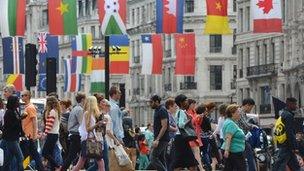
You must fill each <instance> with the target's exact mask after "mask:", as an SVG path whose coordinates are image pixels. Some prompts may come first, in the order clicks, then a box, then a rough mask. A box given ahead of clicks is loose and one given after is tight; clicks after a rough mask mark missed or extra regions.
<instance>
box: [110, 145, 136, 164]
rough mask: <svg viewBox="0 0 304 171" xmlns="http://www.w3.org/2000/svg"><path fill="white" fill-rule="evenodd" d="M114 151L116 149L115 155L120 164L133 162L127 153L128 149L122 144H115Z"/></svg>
mask: <svg viewBox="0 0 304 171" xmlns="http://www.w3.org/2000/svg"><path fill="white" fill-rule="evenodd" d="M114 151H115V156H116V158H117V160H118V164H119V166H126V165H128V164H130V163H132V161H131V160H130V158H129V156H128V154H127V153H126V151H125V149H124V148H123V146H122V145H118V146H117V145H115V146H114Z"/></svg>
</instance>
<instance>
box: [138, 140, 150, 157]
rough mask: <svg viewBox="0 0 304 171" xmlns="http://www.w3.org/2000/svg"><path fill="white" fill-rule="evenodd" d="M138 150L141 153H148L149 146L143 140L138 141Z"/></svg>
mask: <svg viewBox="0 0 304 171" xmlns="http://www.w3.org/2000/svg"><path fill="white" fill-rule="evenodd" d="M139 151H140V153H141V154H149V151H150V150H149V147H148V144H147V143H146V141H145V140H143V141H139Z"/></svg>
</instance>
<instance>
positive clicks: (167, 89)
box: [164, 83, 172, 91]
mask: <svg viewBox="0 0 304 171" xmlns="http://www.w3.org/2000/svg"><path fill="white" fill-rule="evenodd" d="M164 89H165V91H172V84H171V83H169V84H165V85H164Z"/></svg>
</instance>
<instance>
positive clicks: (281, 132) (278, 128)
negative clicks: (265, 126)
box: [274, 116, 287, 144]
mask: <svg viewBox="0 0 304 171" xmlns="http://www.w3.org/2000/svg"><path fill="white" fill-rule="evenodd" d="M274 140H275V142H276V143H277V144H284V143H285V141H286V140H287V134H286V128H285V124H284V123H283V122H282V117H281V116H280V117H279V118H278V119H277V121H276V122H275V125H274Z"/></svg>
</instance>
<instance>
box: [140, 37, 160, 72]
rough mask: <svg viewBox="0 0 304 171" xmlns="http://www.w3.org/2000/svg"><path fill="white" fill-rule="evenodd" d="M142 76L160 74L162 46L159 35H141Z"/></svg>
mask: <svg viewBox="0 0 304 171" xmlns="http://www.w3.org/2000/svg"><path fill="white" fill-rule="evenodd" d="M141 40H142V53H143V54H142V56H143V60H142V66H145V67H142V69H141V73H142V74H147V75H151V74H162V63H163V45H162V39H161V35H160V34H153V35H142V36H141Z"/></svg>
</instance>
